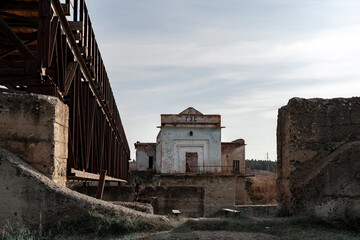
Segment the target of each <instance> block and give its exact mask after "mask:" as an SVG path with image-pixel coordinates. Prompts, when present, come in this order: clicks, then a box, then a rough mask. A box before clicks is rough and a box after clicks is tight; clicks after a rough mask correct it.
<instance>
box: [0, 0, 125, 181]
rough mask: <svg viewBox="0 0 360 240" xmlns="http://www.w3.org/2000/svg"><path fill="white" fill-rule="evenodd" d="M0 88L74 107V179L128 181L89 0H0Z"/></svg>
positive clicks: (71, 151) (71, 134) (71, 128)
mask: <svg viewBox="0 0 360 240" xmlns="http://www.w3.org/2000/svg"><path fill="white" fill-rule="evenodd" d="M0 86H3V87H2V88H0V91H13V92H20V93H38V94H46V95H51V96H56V97H58V98H60V99H61V100H62V101H63V102H65V103H66V104H67V105H68V106H69V110H70V119H69V158H68V176H75V175H74V172H83V173H84V176H86V174H85V173H89V174H100V173H101V171H103V170H106V171H107V175H108V176H109V177H112V178H117V179H127V176H128V169H129V165H128V160H129V159H130V150H129V146H128V142H127V140H126V136H125V132H124V129H123V126H122V123H121V119H120V115H119V112H118V108H117V106H116V103H115V99H114V96H113V92H112V89H111V87H110V82H109V78H108V76H107V73H106V70H105V66H104V63H103V60H102V58H101V54H100V50H99V47H98V44H97V42H96V38H95V35H94V31H93V28H92V24H91V20H90V18H89V14H88V10H87V7H86V4H85V1H84V0H74V1H72V2H70V0H66V1H62V2H60V0H1V1H0Z"/></svg>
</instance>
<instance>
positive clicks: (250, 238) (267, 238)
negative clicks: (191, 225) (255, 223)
mask: <svg viewBox="0 0 360 240" xmlns="http://www.w3.org/2000/svg"><path fill="white" fill-rule="evenodd" d="M140 239H145V240H178V239H179V240H185V239H189V240H190V239H196V240H223V239H226V240H238V239H242V240H273V239H277V238H276V237H274V236H271V235H269V234H265V233H248V232H229V231H192V232H188V233H173V232H161V233H155V234H152V235H150V236H148V237H145V238H140Z"/></svg>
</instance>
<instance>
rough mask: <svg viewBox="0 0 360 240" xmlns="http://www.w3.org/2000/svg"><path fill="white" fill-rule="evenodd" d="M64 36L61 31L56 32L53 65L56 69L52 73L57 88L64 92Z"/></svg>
mask: <svg viewBox="0 0 360 240" xmlns="http://www.w3.org/2000/svg"><path fill="white" fill-rule="evenodd" d="M64 37H65V36H62V35H61V32H59V33H58V34H57V37H56V38H57V40H56V56H57V57H56V59H55V62H56V65H55V66H54V67H56V68H57V71H56V72H55V73H54V75H55V76H56V81H54V82H55V83H56V85H57V87H58V88H59V90H60V92H64V83H63V81H64V78H65V63H64V60H65V56H64V49H63V47H64V42H65V43H66V39H64Z"/></svg>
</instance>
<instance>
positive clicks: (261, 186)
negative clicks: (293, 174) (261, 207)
mask: <svg viewBox="0 0 360 240" xmlns="http://www.w3.org/2000/svg"><path fill="white" fill-rule="evenodd" d="M246 190H247V193H248V204H276V203H277V201H276V174H274V173H271V172H268V171H257V172H256V175H255V177H251V178H248V179H247V182H246Z"/></svg>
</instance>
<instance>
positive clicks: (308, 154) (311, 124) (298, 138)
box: [277, 98, 360, 220]
mask: <svg viewBox="0 0 360 240" xmlns="http://www.w3.org/2000/svg"><path fill="white" fill-rule="evenodd" d="M277 152H278V161H277V173H278V179H277V192H278V203H279V206H280V208H282V209H284V210H287V211H289V212H290V213H296V212H299V211H302V210H314V211H315V212H316V213H317V214H320V215H323V216H327V217H330V218H333V219H343V220H345V219H349V218H358V219H360V207H359V206H360V187H359V185H360V98H349V99H344V98H336V99H318V98H316V99H301V98H292V99H290V100H289V103H288V104H287V105H286V106H284V107H282V108H280V109H279V113H278V126H277Z"/></svg>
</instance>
